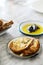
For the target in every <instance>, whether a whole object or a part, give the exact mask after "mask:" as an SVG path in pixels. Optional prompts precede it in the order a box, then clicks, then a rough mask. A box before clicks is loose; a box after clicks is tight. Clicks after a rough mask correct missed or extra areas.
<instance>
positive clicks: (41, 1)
mask: <svg viewBox="0 0 43 65" xmlns="http://www.w3.org/2000/svg"><path fill="white" fill-rule="evenodd" d="M31 8H32V9H34V10H35V11H37V12H40V13H43V0H38V1H36V2H34V3H32V5H31Z"/></svg>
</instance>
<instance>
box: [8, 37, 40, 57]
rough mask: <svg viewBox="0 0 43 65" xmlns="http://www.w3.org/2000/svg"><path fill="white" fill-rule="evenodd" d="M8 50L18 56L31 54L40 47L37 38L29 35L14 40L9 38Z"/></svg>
mask: <svg viewBox="0 0 43 65" xmlns="http://www.w3.org/2000/svg"><path fill="white" fill-rule="evenodd" d="M8 47H9V48H10V50H12V51H13V52H14V53H16V54H20V56H26V55H32V54H34V53H36V52H37V51H38V50H39V48H40V43H39V40H38V39H35V38H29V37H21V38H20V37H19V38H17V39H16V40H11V41H10V42H9V44H8Z"/></svg>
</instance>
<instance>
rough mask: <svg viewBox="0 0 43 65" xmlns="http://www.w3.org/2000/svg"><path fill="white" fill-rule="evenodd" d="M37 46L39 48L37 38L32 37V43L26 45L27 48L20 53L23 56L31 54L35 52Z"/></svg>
mask: <svg viewBox="0 0 43 65" xmlns="http://www.w3.org/2000/svg"><path fill="white" fill-rule="evenodd" d="M39 48H40V43H39V40H38V39H34V40H33V42H32V45H31V46H30V47H28V48H27V49H25V50H24V51H23V52H22V55H23V56H26V55H32V54H34V53H36V52H37V51H38V50H39Z"/></svg>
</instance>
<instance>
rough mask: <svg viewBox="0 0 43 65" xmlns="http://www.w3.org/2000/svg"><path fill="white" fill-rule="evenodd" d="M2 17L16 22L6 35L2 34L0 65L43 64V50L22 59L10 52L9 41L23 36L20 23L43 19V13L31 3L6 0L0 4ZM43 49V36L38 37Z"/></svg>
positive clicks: (0, 40)
mask: <svg viewBox="0 0 43 65" xmlns="http://www.w3.org/2000/svg"><path fill="white" fill-rule="evenodd" d="M0 18H2V19H5V20H11V19H12V20H13V21H14V24H13V26H12V28H10V29H9V30H8V31H7V32H6V33H5V34H4V35H2V36H0V65H43V51H41V53H40V54H39V55H37V56H35V57H33V58H28V59H20V58H17V57H15V56H13V55H11V54H9V53H8V48H7V45H8V42H9V41H10V40H11V39H14V38H15V37H18V36H23V34H21V33H20V31H19V24H20V23H21V22H23V21H25V20H26V21H27V20H40V21H43V14H40V13H38V12H35V11H34V10H32V9H31V8H30V6H29V5H26V6H22V5H17V4H14V2H13V1H10V0H9V1H5V2H4V4H3V6H2V5H0ZM37 38H39V41H40V43H41V46H42V50H43V36H39V37H37Z"/></svg>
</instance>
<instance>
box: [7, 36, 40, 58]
mask: <svg viewBox="0 0 43 65" xmlns="http://www.w3.org/2000/svg"><path fill="white" fill-rule="evenodd" d="M21 37H28V36H21ZM18 38H20V37H17V38H15V39H13V40H16V39H18ZM9 44H10V43H9ZM9 44H8V53H10V54H12V55H14V56H15V57H18V58H30V57H33V56H35V55H37V54H39V53H40V52H41V45H40V49H39V50H38V51H37V52H36V53H35V54H33V55H30V56H20V55H17V54H15V53H13V51H11V49H10V48H9Z"/></svg>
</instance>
